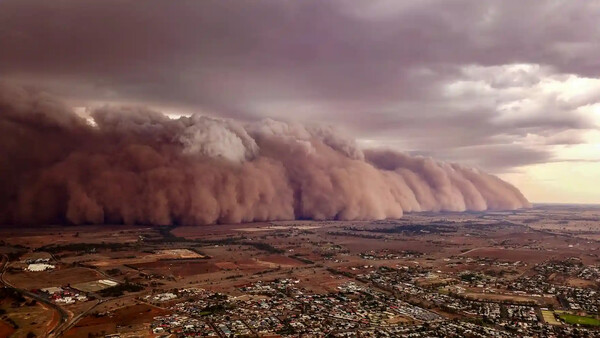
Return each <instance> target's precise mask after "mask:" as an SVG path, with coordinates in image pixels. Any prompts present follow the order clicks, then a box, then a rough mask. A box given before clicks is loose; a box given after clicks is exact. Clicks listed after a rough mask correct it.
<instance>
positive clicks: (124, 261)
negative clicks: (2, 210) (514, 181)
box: [0, 205, 600, 337]
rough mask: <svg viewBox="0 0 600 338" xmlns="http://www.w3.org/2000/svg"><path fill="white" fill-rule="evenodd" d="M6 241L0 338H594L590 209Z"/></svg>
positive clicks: (43, 232) (13, 232) (24, 236)
mask: <svg viewBox="0 0 600 338" xmlns="http://www.w3.org/2000/svg"><path fill="white" fill-rule="evenodd" d="M0 235H1V236H2V238H3V240H2V242H1V245H0V252H1V253H2V256H3V261H2V276H1V277H2V278H1V280H2V282H3V284H4V288H3V289H2V290H3V292H4V296H5V297H3V301H2V303H0V309H1V310H0V311H2V316H1V317H0V318H1V322H0V332H1V333H2V335H3V336H4V335H6V336H14V337H25V336H28V335H29V336H33V335H34V336H39V337H42V336H65V337H89V336H106V335H110V334H118V335H120V336H122V337H134V336H173V337H175V336H194V335H200V336H215V337H217V336H220V337H230V336H231V337H233V336H248V337H253V336H271V337H273V336H284V337H297V336H300V335H302V336H303V337H304V336H307V337H308V336H312V337H324V336H339V337H342V336H343V337H359V336H360V337H369V336H373V337H375V336H399V335H400V336H401V335H409V334H413V336H419V335H423V336H428V335H434V334H442V335H447V336H452V335H454V336H461V335H462V334H464V333H465V332H473V333H474V335H475V336H477V335H480V336H498V337H502V336H524V335H528V336H536V337H558V336H577V335H586V336H594V335H596V336H598V335H600V331H599V330H598V326H597V323H598V318H599V317H598V315H599V313H598V311H599V306H600V237H599V236H600V207H595V206H563V205H537V206H534V208H532V209H524V210H517V211H510V212H483V213H412V214H407V215H405V216H404V217H403V218H401V219H396V220H381V221H286V222H268V223H250V224H243V225H240V224H231V225H228V224H221V225H211V226H197V227H147V226H140V227H132V226H127V227H120V226H107V227H98V226H71V227H64V226H61V227H58V226H40V227H32V228H27V229H25V230H22V229H12V228H7V229H2V230H0ZM31 264H46V265H48V266H51V267H52V268H48V269H46V270H43V271H29V270H28V267H30V265H31ZM34 317H35V319H34Z"/></svg>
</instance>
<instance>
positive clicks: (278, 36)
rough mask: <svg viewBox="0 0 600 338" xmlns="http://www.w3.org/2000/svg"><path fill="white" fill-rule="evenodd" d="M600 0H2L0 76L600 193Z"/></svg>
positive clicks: (564, 190)
mask: <svg viewBox="0 0 600 338" xmlns="http://www.w3.org/2000/svg"><path fill="white" fill-rule="evenodd" d="M599 22H600V2H597V1H541V0H531V1H483V0H471V1H459V0H457V1H453V0H443V1H429V0H416V1H400V0H382V1H358V0H356V1H351V0H345V1H334V0H327V1H312V0H297V1H282V0H270V1H267V0H265V1H246V0H244V1H242V0H239V1H223V0H215V1H212V0H202V1H196V0H194V1H126V0H119V1H110V0H101V1H86V0H73V1H60V0H56V1H48V0H40V1H28V0H2V1H0V78H1V79H3V80H8V81H11V82H17V83H22V84H27V85H33V86H36V87H39V88H42V89H44V90H47V91H49V92H52V93H55V94H57V95H59V96H61V97H63V98H65V99H67V100H68V102H70V103H71V104H72V105H73V106H75V107H89V106H95V105H100V104H105V103H111V104H112V103H114V104H119V103H127V104H130V103H133V104H141V105H146V106H150V107H155V108H157V109H162V110H164V111H166V112H169V113H173V114H178V113H184V114H189V113H191V112H201V113H205V114H210V115H215V116H223V117H233V118H238V119H242V120H256V119H262V118H266V117H270V118H275V119H282V120H294V121H300V122H302V121H309V122H311V123H314V122H320V123H325V124H332V125H336V126H339V127H340V128H342V129H344V130H346V131H347V133H349V134H351V135H354V136H355V137H356V138H357V139H358V140H359V142H360V144H361V145H362V146H364V147H388V148H393V149H396V150H400V151H406V152H410V153H416V154H423V155H428V156H429V155H430V156H433V157H435V158H438V159H441V160H450V161H457V162H461V163H464V164H468V165H473V166H477V167H480V168H483V169H485V170H488V171H490V172H493V173H496V174H498V175H500V176H501V177H502V178H504V179H507V180H508V181H510V182H511V183H514V184H516V185H517V186H518V187H519V188H521V190H522V191H523V192H524V193H525V195H526V196H527V197H528V198H529V199H530V200H532V201H533V202H584V203H585V202H587V203H600V24H599Z"/></svg>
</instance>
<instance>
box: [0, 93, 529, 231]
mask: <svg viewBox="0 0 600 338" xmlns="http://www.w3.org/2000/svg"><path fill="white" fill-rule="evenodd" d="M0 110H1V111H2V114H1V115H0V160H1V161H2V166H1V169H0V170H1V171H2V172H1V175H0V185H2V187H3V189H2V191H1V192H0V220H1V222H2V223H4V224H7V223H8V224H20V223H25V224H48V223H51V224H54V223H67V224H89V223H92V224H100V223H111V224H122V223H123V224H153V225H169V224H186V225H200V224H211V223H237V222H251V221H268V220H289V219H295V218H302V219H317V220H324V219H338V220H370V219H383V218H388V217H392V218H397V217H401V216H402V215H403V213H404V212H411V211H440V210H447V211H464V210H488V209H516V208H523V207H528V206H529V203H528V201H527V200H526V199H525V197H524V196H523V195H522V194H521V193H520V192H519V190H517V189H516V188H515V187H514V186H512V185H510V184H508V183H506V182H504V181H502V180H500V179H499V178H497V177H495V176H492V175H489V174H486V173H483V172H481V171H479V170H476V169H470V168H465V167H462V166H460V165H457V164H452V163H443V162H437V161H435V160H433V159H431V158H426V157H413V156H408V155H405V154H402V153H398V152H393V151H384V150H361V149H359V148H358V147H357V146H356V144H355V142H354V140H352V139H349V138H346V137H344V136H342V135H341V134H340V133H338V132H337V131H336V130H335V129H333V128H331V127H326V126H320V125H301V124H297V123H285V122H280V121H275V120H270V119H267V120H262V121H258V122H250V123H243V122H239V121H235V120H232V119H222V118H213V117H207V116H202V115H198V114H194V115H191V116H181V117H179V118H176V119H172V118H169V117H167V116H166V115H164V114H162V113H160V112H156V111H152V110H148V109H146V108H136V107H109V106H106V107H102V108H99V109H96V110H94V111H93V112H92V113H91V114H90V117H89V119H86V118H83V117H81V116H79V115H78V114H76V113H75V112H74V111H73V110H72V109H70V108H69V107H67V106H66V105H65V104H63V103H62V102H61V101H60V100H57V99H55V98H53V97H52V96H49V95H47V94H44V93H40V92H36V91H32V90H28V89H24V88H21V87H15V86H7V85H4V86H3V87H2V89H1V90H0Z"/></svg>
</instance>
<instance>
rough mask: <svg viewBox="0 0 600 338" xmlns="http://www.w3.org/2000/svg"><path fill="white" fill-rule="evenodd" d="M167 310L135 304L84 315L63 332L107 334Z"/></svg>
mask: <svg viewBox="0 0 600 338" xmlns="http://www.w3.org/2000/svg"><path fill="white" fill-rule="evenodd" d="M168 313H169V311H166V310H162V309H160V308H157V307H154V306H151V305H147V304H136V305H132V306H126V307H123V308H120V309H116V310H114V311H111V312H110V313H109V314H107V315H104V316H94V315H90V316H86V317H84V318H83V319H81V320H80V321H79V322H78V323H77V325H75V326H74V327H73V328H71V329H70V330H69V331H67V332H65V334H64V336H65V337H74V338H78V337H81V338H84V337H89V335H94V334H101V333H103V334H102V335H104V334H109V333H115V332H117V331H118V328H119V327H121V326H134V325H137V324H143V323H147V322H148V321H151V320H152V318H154V317H156V316H163V315H165V314H168Z"/></svg>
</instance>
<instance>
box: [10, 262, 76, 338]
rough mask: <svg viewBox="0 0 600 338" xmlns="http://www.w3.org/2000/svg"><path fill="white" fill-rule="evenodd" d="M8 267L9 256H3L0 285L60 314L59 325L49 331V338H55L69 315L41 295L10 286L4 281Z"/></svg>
mask: <svg viewBox="0 0 600 338" xmlns="http://www.w3.org/2000/svg"><path fill="white" fill-rule="evenodd" d="M7 266H8V256H6V255H4V254H3V255H2V270H0V283H2V284H3V285H4V286H6V287H8V288H11V289H13V290H16V291H17V292H19V293H21V294H22V295H24V296H27V297H29V298H32V299H35V300H36V301H38V302H42V303H44V304H46V305H48V306H50V307H51V308H52V309H54V310H55V311H57V312H58V314H59V315H60V321H59V324H58V325H56V326H55V327H53V328H52V329H50V331H48V337H55V336H56V333H57V332H61V331H59V329H60V327H61V326H63V325H65V324H66V323H67V319H68V318H69V314H68V313H67V312H66V311H65V310H64V309H63V308H61V307H60V306H58V305H56V304H54V303H52V302H51V301H49V300H47V299H45V298H43V297H40V296H39V295H36V294H35V293H33V292H29V291H28V290H24V289H20V288H18V287H16V286H14V285H12V284H10V283H9V282H8V281H6V279H4V273H5V272H6V268H7Z"/></svg>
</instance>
